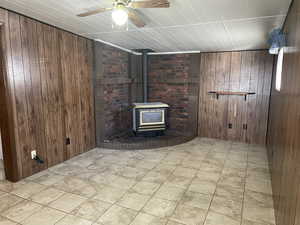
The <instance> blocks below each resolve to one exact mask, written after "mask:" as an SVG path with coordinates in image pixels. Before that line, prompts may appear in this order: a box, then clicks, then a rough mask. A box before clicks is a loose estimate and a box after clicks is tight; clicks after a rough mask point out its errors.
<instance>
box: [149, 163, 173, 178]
mask: <svg viewBox="0 0 300 225" xmlns="http://www.w3.org/2000/svg"><path fill="white" fill-rule="evenodd" d="M175 169H176V166H174V165H169V164H164V163H160V164H158V165H157V166H156V167H155V168H154V169H153V171H154V172H157V173H161V174H164V175H170V174H171V173H173V171H174V170H175Z"/></svg>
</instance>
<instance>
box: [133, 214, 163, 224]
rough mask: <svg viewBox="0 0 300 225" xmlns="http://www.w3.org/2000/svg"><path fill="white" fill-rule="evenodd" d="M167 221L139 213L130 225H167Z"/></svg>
mask: <svg viewBox="0 0 300 225" xmlns="http://www.w3.org/2000/svg"><path fill="white" fill-rule="evenodd" d="M166 222H167V220H166V219H165V218H159V217H156V216H152V215H149V214H146V213H139V214H138V215H137V216H136V218H135V219H134V220H133V222H132V223H131V224H130V225H165V224H166Z"/></svg>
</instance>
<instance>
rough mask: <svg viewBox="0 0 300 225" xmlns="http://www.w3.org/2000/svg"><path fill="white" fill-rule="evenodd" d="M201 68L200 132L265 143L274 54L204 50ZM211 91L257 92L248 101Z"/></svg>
mask: <svg viewBox="0 0 300 225" xmlns="http://www.w3.org/2000/svg"><path fill="white" fill-rule="evenodd" d="M200 68H201V70H200V89H199V124H198V130H199V135H200V136H203V137H210V138H219V139H224V140H233V141H242V142H247V143H253V144H261V145H265V141H266V132H267V121H268V107H269V96H270V88H271V79H272V71H273V57H272V56H270V55H269V54H268V52H267V51H240V52H223V53H202V54H201V66H200ZM209 91H233V92H255V93H256V94H255V95H250V96H248V97H247V101H245V100H244V97H242V96H234V95H233V96H226V95H224V96H219V99H217V98H216V96H215V95H213V94H209V93H208V92H209ZM230 123H231V124H232V129H229V124H230ZM243 124H247V129H243Z"/></svg>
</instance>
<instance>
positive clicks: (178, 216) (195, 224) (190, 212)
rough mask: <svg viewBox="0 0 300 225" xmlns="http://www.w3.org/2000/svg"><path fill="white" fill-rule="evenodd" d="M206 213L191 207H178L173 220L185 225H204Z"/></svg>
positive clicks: (172, 217)
mask: <svg viewBox="0 0 300 225" xmlns="http://www.w3.org/2000/svg"><path fill="white" fill-rule="evenodd" d="M206 211H207V210H203V209H200V208H196V207H192V206H189V205H183V204H180V205H178V206H177V208H176V210H175V212H174V214H173V215H172V216H171V220H173V221H175V222H178V223H182V224H185V225H203V223H204V220H205V216H206Z"/></svg>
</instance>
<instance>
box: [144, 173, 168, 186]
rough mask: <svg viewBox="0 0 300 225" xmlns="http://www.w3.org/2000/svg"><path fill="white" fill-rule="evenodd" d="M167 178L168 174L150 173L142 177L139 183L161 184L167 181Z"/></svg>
mask: <svg viewBox="0 0 300 225" xmlns="http://www.w3.org/2000/svg"><path fill="white" fill-rule="evenodd" d="M169 176H170V174H164V173H159V172H154V171H150V172H149V173H147V174H146V175H145V176H144V177H143V179H142V180H141V181H145V182H150V183H158V184H162V183H164V182H165V181H166V180H167V179H168V177H169Z"/></svg>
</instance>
